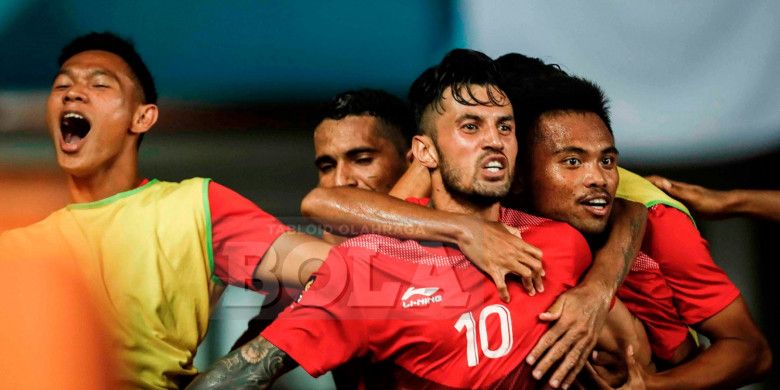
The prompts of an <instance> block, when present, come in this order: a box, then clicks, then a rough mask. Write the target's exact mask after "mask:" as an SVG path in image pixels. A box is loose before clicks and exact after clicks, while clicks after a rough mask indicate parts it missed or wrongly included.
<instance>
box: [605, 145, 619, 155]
mask: <svg viewBox="0 0 780 390" xmlns="http://www.w3.org/2000/svg"><path fill="white" fill-rule="evenodd" d="M601 153H602V154H607V153H611V154H617V155H620V152H619V151H618V149H617V148H616V147H614V146H610V147H608V148H606V149H604V150H602V151H601Z"/></svg>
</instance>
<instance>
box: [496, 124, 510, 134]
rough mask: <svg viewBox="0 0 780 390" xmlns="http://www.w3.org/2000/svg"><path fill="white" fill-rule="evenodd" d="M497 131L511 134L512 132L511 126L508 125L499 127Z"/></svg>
mask: <svg viewBox="0 0 780 390" xmlns="http://www.w3.org/2000/svg"><path fill="white" fill-rule="evenodd" d="M498 130H499V131H501V132H502V133H511V132H512V126H510V125H501V126H499V127H498Z"/></svg>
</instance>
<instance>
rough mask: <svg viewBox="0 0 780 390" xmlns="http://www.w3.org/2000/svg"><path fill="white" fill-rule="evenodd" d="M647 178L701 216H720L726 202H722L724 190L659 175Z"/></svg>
mask: <svg viewBox="0 0 780 390" xmlns="http://www.w3.org/2000/svg"><path fill="white" fill-rule="evenodd" d="M647 180H649V181H650V182H651V183H653V184H655V186H656V187H658V188H660V189H662V190H663V191H664V192H666V193H667V194H669V195H670V196H671V197H673V198H675V199H677V200H679V201H681V202H683V203H685V204H686V205H688V206H689V207H690V208H692V209H694V210H696V212H697V213H698V214H700V215H702V216H703V217H708V218H714V217H718V216H721V214H723V212H724V210H723V208H724V206H725V204H726V202H724V198H725V196H726V192H724V191H715V190H710V189H707V188H704V187H702V186H697V185H695V184H687V183H683V182H679V181H674V180H669V179H666V178H663V177H660V176H648V177H647Z"/></svg>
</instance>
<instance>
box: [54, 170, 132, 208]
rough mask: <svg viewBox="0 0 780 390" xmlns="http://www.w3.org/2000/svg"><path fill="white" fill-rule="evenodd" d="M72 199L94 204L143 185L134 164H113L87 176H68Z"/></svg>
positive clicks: (77, 201)
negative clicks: (140, 184)
mask: <svg viewBox="0 0 780 390" xmlns="http://www.w3.org/2000/svg"><path fill="white" fill-rule="evenodd" d="M67 182H68V190H69V191H70V198H71V200H72V201H73V202H75V203H86V202H94V201H97V200H101V199H105V198H108V197H110V196H113V195H116V194H118V193H120V192H125V191H129V190H132V189H133V188H136V187H137V186H138V184H139V183H141V178H140V177H139V175H138V166H137V165H136V163H135V162H134V161H133V162H125V163H120V164H112V165H111V166H110V167H107V168H104V169H99V170H97V171H96V172H94V173H92V174H90V175H87V176H80V177H79V176H75V175H70V174H69V175H68V179H67Z"/></svg>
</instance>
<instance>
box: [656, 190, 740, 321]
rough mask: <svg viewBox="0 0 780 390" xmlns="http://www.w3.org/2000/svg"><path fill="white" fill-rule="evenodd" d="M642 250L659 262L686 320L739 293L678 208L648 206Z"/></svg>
mask: <svg viewBox="0 0 780 390" xmlns="http://www.w3.org/2000/svg"><path fill="white" fill-rule="evenodd" d="M642 251H643V252H645V253H647V254H648V255H649V256H650V257H651V258H653V259H655V260H656V261H657V262H658V265H659V267H660V268H661V272H662V273H663V275H664V277H665V278H666V281H667V283H668V285H669V287H670V288H671V289H672V292H673V294H674V298H673V299H674V304H675V306H676V307H677V310H678V312H679V313H680V316H681V317H682V319H683V320H684V321H685V322H686V323H687V324H690V325H693V324H697V323H699V322H701V321H703V320H705V319H707V318H710V317H712V316H713V315H715V314H717V313H718V312H720V311H721V310H723V309H724V308H725V307H726V306H728V305H729V304H730V303H731V302H733V301H734V300H735V299H736V298H737V297H738V296H739V290H738V289H737V287H736V286H734V284H733V283H732V282H731V280H729V278H728V276H727V275H726V273H725V272H724V271H723V270H722V269H721V268H720V267H718V265H717V264H715V262H714V261H713V260H712V257H711V255H710V251H709V246H708V245H707V241H705V240H704V238H702V237H701V235H700V234H699V231H698V230H697V229H696V227H695V226H694V225H693V222H692V221H691V220H690V218H689V217H688V216H687V215H685V214H684V213H682V212H681V211H679V210H677V209H674V208H672V207H668V206H664V205H656V206H653V207H652V208H650V210H649V214H648V218H647V228H646V231H645V239H644V241H643V243H642Z"/></svg>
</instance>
